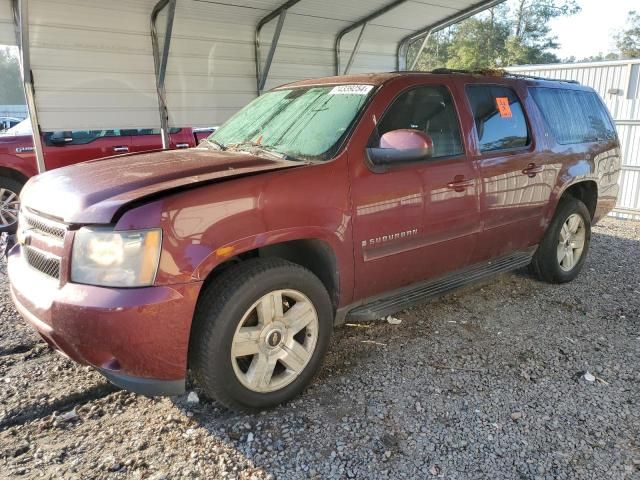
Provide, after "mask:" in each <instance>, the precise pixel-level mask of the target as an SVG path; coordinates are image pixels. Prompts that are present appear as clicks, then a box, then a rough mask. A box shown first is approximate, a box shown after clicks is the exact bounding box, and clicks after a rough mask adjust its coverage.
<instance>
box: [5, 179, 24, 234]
mask: <svg viewBox="0 0 640 480" xmlns="http://www.w3.org/2000/svg"><path fill="white" fill-rule="evenodd" d="M23 186H24V184H23V183H22V182H20V181H18V180H15V179H13V178H10V177H0V233H4V232H7V233H15V232H16V230H17V228H18V212H19V211H20V192H21V191H22V187H23Z"/></svg>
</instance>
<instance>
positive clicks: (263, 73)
mask: <svg viewBox="0 0 640 480" xmlns="http://www.w3.org/2000/svg"><path fill="white" fill-rule="evenodd" d="M300 1H301V0H288V1H287V2H285V3H283V4H282V5H280V6H279V7H278V8H276V9H275V10H274V11H272V12H269V14H268V15H266V16H265V17H263V18H262V19H261V20H260V21H259V22H258V25H257V26H256V32H255V39H254V45H253V46H254V51H255V60H256V87H257V88H256V89H257V92H258V95H261V94H262V90H264V87H265V85H266V84H267V79H268V78H269V70H271V63H272V62H273V57H274V55H275V53H276V48H277V47H278V40H279V39H280V33H281V32H282V27H283V26H284V19H285V17H286V16H287V11H288V10H289V9H290V8H291V7H293V6H294V5H295V4H296V3H299V2H300ZM276 17H277V18H278V24H277V25H276V30H275V32H273V38H272V39H271V46H270V47H269V53H268V54H267V61H266V63H265V66H264V68H262V57H261V54H260V52H261V50H260V33H261V32H262V28H263V27H264V26H265V25H266V24H267V23H269V22H270V21H271V20H273V19H274V18H276Z"/></svg>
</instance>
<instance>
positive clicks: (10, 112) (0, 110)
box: [0, 105, 27, 120]
mask: <svg viewBox="0 0 640 480" xmlns="http://www.w3.org/2000/svg"><path fill="white" fill-rule="evenodd" d="M0 117H15V118H19V119H20V120H22V119H24V118H27V106H26V105H0Z"/></svg>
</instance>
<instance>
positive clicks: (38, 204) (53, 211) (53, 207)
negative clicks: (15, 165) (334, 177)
mask: <svg viewBox="0 0 640 480" xmlns="http://www.w3.org/2000/svg"><path fill="white" fill-rule="evenodd" d="M301 165H303V163H301V162H295V161H289V160H272V159H267V158H262V157H256V156H254V155H251V154H248V153H243V152H233V153H232V152H222V151H213V150H208V149H202V148H193V149H189V150H167V151H157V152H148V153H141V154H134V155H122V156H118V157H112V158H107V159H100V160H94V161H90V162H84V163H79V164H77V165H73V166H70V167H65V168H59V169H56V170H51V171H49V172H46V173H43V174H42V175H38V176H36V177H33V178H32V179H31V180H29V182H28V183H27V185H26V186H25V188H24V189H23V190H22V193H21V201H22V204H23V205H24V206H26V207H27V208H29V209H31V210H35V211H38V212H40V213H44V214H46V215H47V216H50V217H54V218H56V219H58V220H60V221H63V222H65V223H82V224H90V223H95V224H97V223H111V222H112V220H113V217H114V215H115V214H116V213H117V212H118V211H119V210H120V209H121V208H122V207H123V206H124V205H126V204H127V203H129V202H132V201H136V200H141V199H144V198H146V197H151V196H154V195H157V194H160V193H165V192H169V191H171V190H175V189H181V188H185V187H191V186H197V185H200V184H204V183H209V182H217V181H222V180H226V179H232V178H236V177H240V176H244V175H249V174H256V173H259V172H266V171H270V170H278V169H283V168H291V167H297V166H301Z"/></svg>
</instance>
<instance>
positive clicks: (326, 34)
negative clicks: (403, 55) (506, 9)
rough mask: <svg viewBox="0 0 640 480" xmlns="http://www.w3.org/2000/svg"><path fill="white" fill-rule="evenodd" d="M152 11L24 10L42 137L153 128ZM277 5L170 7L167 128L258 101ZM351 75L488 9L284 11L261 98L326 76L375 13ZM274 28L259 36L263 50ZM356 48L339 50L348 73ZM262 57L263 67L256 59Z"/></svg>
mask: <svg viewBox="0 0 640 480" xmlns="http://www.w3.org/2000/svg"><path fill="white" fill-rule="evenodd" d="M156 1H157V0H111V1H110V2H98V1H86V0H29V25H30V33H31V38H30V45H31V57H32V65H31V67H32V71H33V72H34V79H35V90H36V102H37V107H38V116H39V118H38V120H39V122H40V125H41V126H42V128H43V130H45V131H46V130H69V129H82V128H135V127H157V126H158V125H159V116H158V100H157V95H156V86H155V71H154V65H153V58H152V48H151V38H150V33H149V21H150V14H151V11H152V9H153V7H154V5H155V4H156ZM283 3H284V0H178V1H177V8H176V16H175V23H174V28H173V36H172V41H171V49H170V56H169V61H168V65H167V75H166V96H167V104H168V108H169V114H170V123H171V124H172V125H176V126H186V125H192V126H209V125H217V124H220V123H221V122H223V121H224V120H226V119H227V118H228V117H229V116H230V115H232V114H233V113H234V112H235V111H237V110H238V109H239V108H241V107H242V106H243V105H245V104H246V103H247V102H249V101H250V100H251V99H253V98H254V97H255V96H256V95H257V93H256V90H257V88H256V73H255V72H256V68H255V55H254V38H255V29H256V26H257V24H258V22H259V21H260V19H262V18H263V17H265V16H266V15H267V14H268V13H270V12H272V11H274V10H275V9H277V8H278V7H280V6H281V5H282V4H283ZM396 3H398V5H397V6H395V7H394V8H392V9H390V10H389V11H388V12H386V13H385V14H383V15H380V16H379V17H377V18H374V19H372V20H371V22H370V24H369V25H368V27H367V29H366V32H365V34H364V36H363V41H362V43H361V47H360V49H359V52H358V55H357V56H356V57H355V62H354V63H353V66H352V69H351V71H352V72H354V73H359V72H367V71H369V72H371V71H389V70H393V69H395V68H396V53H397V47H398V42H399V41H400V40H401V39H402V38H404V37H406V36H407V35H408V34H411V33H413V32H414V31H415V30H417V29H421V28H423V27H424V26H427V25H432V24H434V23H437V22H438V21H441V20H443V19H445V18H448V17H450V16H451V15H453V14H456V13H458V12H461V11H463V10H465V9H468V8H470V7H472V6H474V5H478V4H479V3H486V0H483V1H480V0H446V1H445V0H407V1H404V2H398V1H397V0H395V1H394V0H349V1H345V0H302V1H299V2H298V3H296V4H295V5H293V6H292V7H291V8H290V9H289V11H288V13H287V16H286V20H285V23H284V28H283V30H282V34H281V36H280V41H279V43H278V47H277V49H276V51H275V56H274V59H273V63H272V65H271V69H270V73H269V76H268V82H267V84H266V88H267V89H268V88H271V87H274V86H276V85H279V84H282V83H287V82H291V81H295V80H300V79H304V78H309V77H318V76H328V75H333V74H334V72H335V65H334V64H335V59H334V47H335V41H336V36H337V35H338V33H339V32H340V31H342V30H343V29H345V28H346V27H348V26H350V25H353V24H354V23H355V22H357V21H358V20H360V19H362V18H364V17H367V16H369V15H371V14H372V13H374V12H376V11H377V10H379V9H381V8H383V7H385V6H389V5H392V4H393V5H395V4H396ZM10 5H11V0H0V40H1V41H4V42H5V43H10V42H13V41H14V39H15V35H14V27H13V24H12V15H11V9H10ZM275 24H276V22H275V21H272V22H270V23H269V24H267V25H266V26H265V28H264V29H263V31H262V35H261V42H262V48H263V51H264V52H266V51H267V50H268V49H269V47H270V42H271V38H272V32H273V30H274V28H275ZM357 36H358V30H357V29H356V30H355V31H352V32H350V33H349V34H347V35H346V36H345V38H344V42H343V44H342V52H341V53H342V55H341V61H342V62H344V63H345V64H346V61H347V59H348V57H349V55H350V51H351V49H352V47H353V45H354V43H355V39H356V38H357ZM264 56H266V53H265V55H263V58H264Z"/></svg>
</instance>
